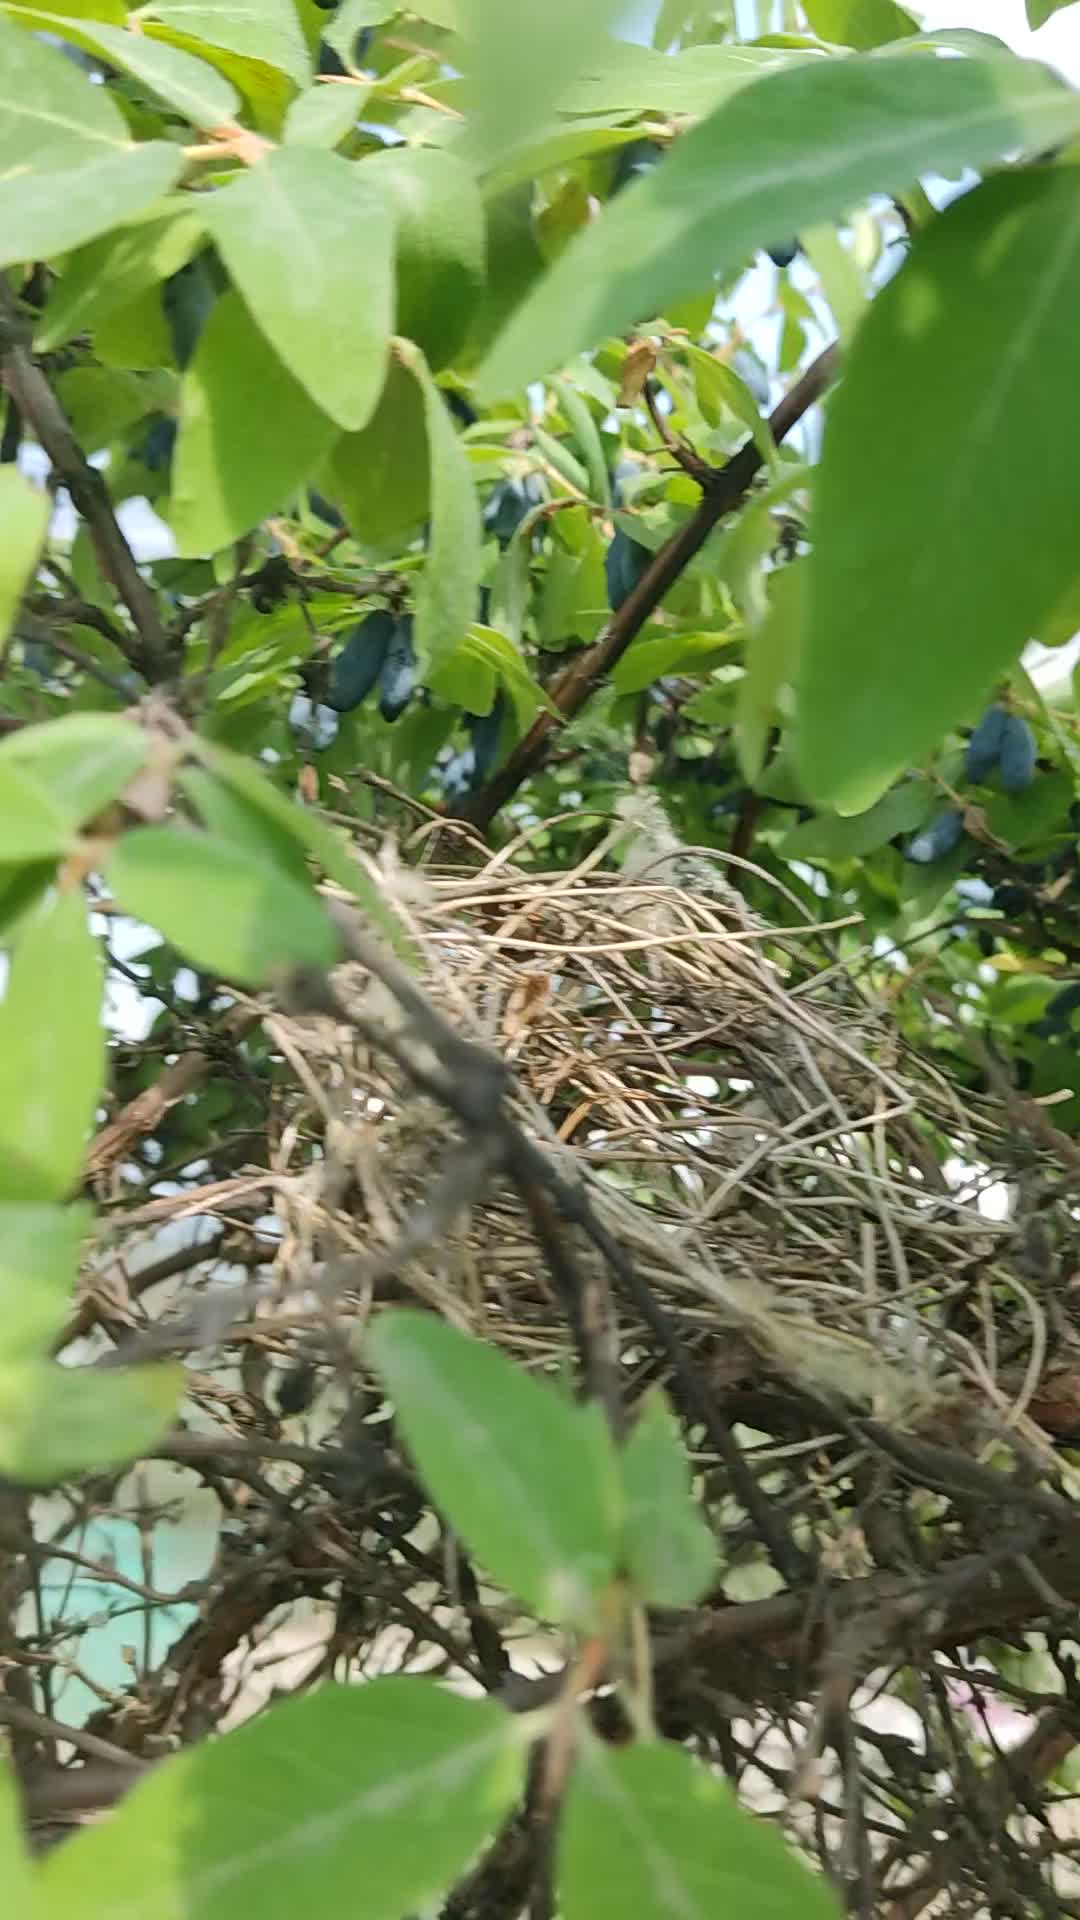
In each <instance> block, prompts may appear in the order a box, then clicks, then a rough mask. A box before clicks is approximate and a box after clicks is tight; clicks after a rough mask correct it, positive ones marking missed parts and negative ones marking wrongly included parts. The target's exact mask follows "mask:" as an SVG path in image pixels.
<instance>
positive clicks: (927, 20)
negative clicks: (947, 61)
mask: <svg viewBox="0 0 1080 1920" xmlns="http://www.w3.org/2000/svg"><path fill="white" fill-rule="evenodd" d="M911 11H912V12H913V13H916V14H917V15H918V16H919V18H920V19H921V20H922V22H923V25H924V26H926V27H935V28H936V27H974V28H976V29H977V30H978V32H980V33H996V34H997V36H998V39H999V40H1005V41H1007V43H1008V45H1009V46H1010V47H1012V48H1013V49H1014V50H1015V52H1017V53H1022V54H1024V55H1025V56H1026V57H1027V58H1029V59H1032V60H1045V61H1047V62H1048V63H1049V64H1050V65H1051V66H1054V67H1057V69H1058V71H1059V72H1060V73H1063V74H1064V75H1065V76H1066V78H1067V79H1069V80H1072V81H1073V82H1075V83H1076V84H1077V85H1080V7H1076V6H1074V7H1066V8H1065V9H1064V11H1063V12H1062V13H1057V14H1055V15H1054V17H1053V19H1052V20H1048V21H1047V23H1046V25H1045V27H1040V28H1039V30H1038V32H1037V33H1032V31H1031V29H1030V27H1029V26H1028V24H1027V19H1026V16H1025V12H1024V0H924V4H923V5H922V6H915V7H913V8H912V9H911Z"/></svg>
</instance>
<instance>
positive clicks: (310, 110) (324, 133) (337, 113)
mask: <svg viewBox="0 0 1080 1920" xmlns="http://www.w3.org/2000/svg"><path fill="white" fill-rule="evenodd" d="M366 97H367V90H366V89H365V88H364V87H363V86H361V84H360V82H359V81H357V83H356V85H355V86H350V87H335V86H331V85H329V84H328V83H326V82H325V81H324V82H322V83H321V84H320V83H319V82H316V84H315V85H314V86H312V87H308V89H307V91H306V92H305V93H301V94H298V95H297V97H296V99H295V100H294V101H293V103H292V105H291V107H290V108H289V111H288V113H287V115H286V117H285V143H286V145H287V146H290V147H336V146H339V145H340V143H341V141H342V140H344V138H345V135H346V134H347V133H351V132H352V130H353V127H354V126H355V125H356V120H357V115H358V114H359V112H360V109H361V107H362V106H363V104H364V101H365V98H366Z"/></svg>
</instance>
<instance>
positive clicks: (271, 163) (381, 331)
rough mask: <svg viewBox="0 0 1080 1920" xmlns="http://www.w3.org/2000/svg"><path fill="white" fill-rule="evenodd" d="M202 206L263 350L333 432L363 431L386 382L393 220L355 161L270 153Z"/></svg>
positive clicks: (311, 151)
mask: <svg viewBox="0 0 1080 1920" xmlns="http://www.w3.org/2000/svg"><path fill="white" fill-rule="evenodd" d="M204 206H205V211H206V223H207V226H208V227H209V229H210V231H211V233H212V234H213V236H214V238H215V240H216V241H217V244H218V246H219V248H220V250H221V254H222V257H223V259H224V261H225V265H226V266H227V267H228V269H229V273H230V274H231V276H232V278H233V280H234V282H235V284H236V286H237V287H238V289H239V291H240V292H241V293H242V294H243V297H244V300H245V301H246V303H247V306H248V308H249V310H250V312H251V315H252V318H253V319H254V321H255V323H256V325H257V326H259V327H261V329H262V331H263V333H265V335H266V337H267V339H268V340H269V342H270V344H271V346H272V347H273V348H274V351H275V352H276V353H277V354H278V355H279V357H280V358H281V359H282V360H283V361H284V363H285V365H286V366H287V367H288V368H289V371H290V372H291V373H292V374H293V375H294V376H295V378H296V379H297V380H299V382H300V384H301V386H302V387H305V388H306V390H307V392H308V393H309V394H310V396H311V398H312V399H313V400H314V401H315V404H316V405H317V406H319V407H321V408H322V409H323V411H324V412H326V413H328V414H330V416H331V417H332V418H333V419H334V420H336V421H337V422H338V425H339V426H342V427H345V428H347V429H349V430H355V429H356V428H357V427H362V426H364V425H365V423H366V422H367V420H368V419H369V418H370V417H371V414H372V413H373V412H374V410H375V406H376V403H377V401H378V398H379V394H380V393H381V391H382V387H383V381H384V380H385V377H386V361H387V354H388V352H389V344H390V330H391V315H392V311H393V284H392V257H391V256H392V247H393V219H392V214H391V210H390V208H389V206H388V205H387V203H386V199H385V197H384V196H383V195H382V194H380V193H379V192H378V191H377V190H376V188H375V186H374V185H369V184H367V182H366V176H365V168H364V166H363V164H362V163H361V164H353V163H352V162H350V161H348V160H343V159H342V158H341V156H340V155H339V154H336V153H324V152H320V151H319V150H318V149H317V148H314V147H282V148H279V149H277V150H276V151H274V152H272V153H270V154H269V155H268V156H267V157H266V158H265V159H264V160H261V161H259V163H258V164H257V165H256V166H253V167H249V168H248V169H247V170H246V172H245V173H244V175H243V177H242V178H241V179H238V180H235V181H234V182H233V183H232V184H231V185H229V186H227V187H222V188H219V189H218V191H217V192H216V193H213V194H208V195H206V196H205V199H204ZM285 263H287V270H285Z"/></svg>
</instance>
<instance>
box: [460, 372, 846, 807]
mask: <svg viewBox="0 0 1080 1920" xmlns="http://www.w3.org/2000/svg"><path fill="white" fill-rule="evenodd" d="M838 358H839V350H838V348H837V347H836V346H831V347H827V348H826V349H825V351H824V353H822V354H820V355H819V356H818V358H817V359H816V360H815V361H814V362H813V363H812V365H811V366H809V367H808V368H807V370H806V372H805V373H804V374H803V376H802V378H801V379H800V380H798V381H797V382H796V384H795V385H794V386H793V387H792V389H791V391H790V393H788V394H785V396H784V398H783V400H781V402H780V404H779V406H777V407H776V408H775V409H774V411H773V412H772V414H771V415H770V416H769V431H770V433H771V434H772V437H773V440H774V441H775V442H776V443H777V444H778V445H779V443H780V441H781V440H784V439H785V438H786V437H787V435H788V434H789V433H790V432H791V429H792V427H794V426H796V425H797V423H798V422H799V421H800V420H801V419H802V417H803V414H804V413H807V412H808V411H809V409H810V408H811V407H812V406H813V405H814V404H815V403H816V402H817V401H818V400H819V399H820V398H821V395H822V394H823V393H824V391H825V389H826V387H827V386H828V385H829V383H830V381H831V380H832V378H833V376H834V374H835V372H836V368H837V363H838ZM762 460H763V456H762V452H761V448H760V447H759V446H758V444H757V442H756V441H754V440H748V441H747V442H746V444H745V445H744V446H742V447H740V448H739V451H738V453H736V454H734V455H733V456H732V458H731V459H730V460H729V461H728V463H727V465H726V466H724V467H720V468H718V469H717V470H716V472H715V474H714V476H713V478H712V479H711V480H710V481H709V482H708V483H707V485H706V487H705V493H704V497H703V499H702V501H701V505H700V506H699V507H698V508H697V511H696V512H695V513H693V514H692V515H691V517H690V519H689V520H688V521H687V522H686V524H685V526H682V527H680V528H679V530H678V532H677V533H675V534H673V535H672V537H671V539H670V540H669V541H668V542H667V544H666V546H663V547H661V548H660V550H659V552H658V553H655V554H654V555H653V558H652V561H651V563H650V565H649V566H648V567H647V569H646V571H645V572H644V574H643V575H642V577H641V579H640V580H639V581H638V584H637V586H636V587H635V588H634V590H633V592H632V593H630V594H628V595H627V597H626V599H625V600H624V601H623V603H622V606H621V607H620V608H619V610H618V612H617V613H615V614H614V615H613V616H612V618H611V620H609V622H608V624H607V626H606V627H605V628H604V630H603V632H602V633H601V635H600V637H599V639H598V640H596V641H595V642H594V644H593V645H592V646H591V647H586V648H584V650H583V651H582V652H581V653H578V654H575V655H574V658H573V659H572V660H571V662H570V664H569V666H567V667H565V668H564V669H563V671H562V673H560V674H559V675H558V677H557V678H556V679H555V680H553V681H552V682H551V684H550V685H549V686H548V688H547V693H548V696H549V698H550V700H551V701H552V703H553V705H554V707H555V708H556V712H554V713H553V712H552V711H551V710H550V709H549V708H546V707H545V708H543V709H542V710H541V711H540V712H539V713H538V714H537V716H536V719H535V720H534V721H533V724H532V726H531V727H530V728H529V731H528V733H527V734H525V736H524V738H523V739H521V740H519V741H518V744H517V746H516V747H515V748H514V750H513V752H512V753H511V754H510V756H509V758H508V759H507V761H506V763H505V765H504V766H502V767H500V768H499V769H498V770H497V771H496V772H495V773H494V774H493V775H492V777H491V779H490V780H488V781H486V782H485V784H484V785H483V786H482V787H480V788H478V789H477V791H476V792H475V793H473V794H470V795H469V797H468V798H467V799H466V800H464V801H462V803H461V805H460V807H458V808H456V809H454V811H456V812H458V813H460V815H461V817H462V818H463V819H465V820H469V821H471V822H472V824H473V825H474V826H477V827H480V828H482V829H483V828H487V827H489V826H490V825H491V822H492V821H493V820H494V818H495V816H496V814H497V813H499V812H500V811H501V809H502V808H503V807H504V806H505V805H506V803H507V801H508V800H511V799H512V798H513V796H514V794H515V793H516V792H517V790H518V788H519V787H520V786H521V785H522V784H523V783H524V782H525V781H526V780H528V779H530V778H531V776H532V775H533V774H534V773H535V772H536V771H537V769H538V768H539V767H540V766H541V765H542V763H543V761H544V759H545V757H546V755H547V750H548V745H549V742H550V739H551V736H552V735H553V733H554V732H555V730H556V729H557V728H558V727H560V726H561V725H562V724H563V723H564V722H566V721H567V720H572V719H573V718H574V716H575V715H576V714H578V713H580V711H581V709H582V707H583V706H584V705H585V703H586V701H587V700H588V699H589V698H590V696H591V695H592V694H593V693H594V692H595V690H596V688H597V686H598V685H599V684H600V682H601V681H602V680H603V679H604V678H605V676H606V675H608V674H609V673H610V672H611V671H612V669H613V667H614V666H615V665H616V664H617V662H618V661H619V660H621V659H622V656H623V654H624V653H625V652H626V649H627V647H628V646H629V645H630V642H631V640H633V639H634V638H635V637H636V636H637V634H638V633H640V631H641V629H642V627H643V626H644V625H645V622H646V620H647V619H648V618H649V616H650V614H652V613H653V612H654V611H655V609H656V608H657V607H658V606H659V604H660V602H661V600H662V599H663V598H664V595H665V594H666V593H667V591H668V589H669V588H670V587H672V586H673V585H674V583H675V581H676V580H677V579H678V578H679V576H680V574H682V573H683V571H684V570H685V568H686V567H687V566H688V565H689V564H690V561H691V560H692V559H693V558H694V555H695V554H696V553H698V552H700V550H701V548H702V547H703V546H704V544H705V542H706V540H707V539H708V537H709V535H710V533H711V532H712V530H713V528H714V527H715V526H716V525H717V523H718V522H719V521H720V520H722V519H723V518H724V516H725V514H728V513H731V512H732V511H733V510H734V508H735V507H737V506H738V505H739V503H740V501H741V500H743V499H744V497H745V495H746V494H747V492H748V491H749V489H750V487H751V486H752V485H753V482H754V480H755V479H756V477H757V474H758V472H759V471H760V469H761V466H762Z"/></svg>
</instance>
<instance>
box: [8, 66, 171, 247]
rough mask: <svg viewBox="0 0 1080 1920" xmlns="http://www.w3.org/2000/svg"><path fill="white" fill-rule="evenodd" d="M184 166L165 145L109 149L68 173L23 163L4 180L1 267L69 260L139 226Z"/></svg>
mask: <svg viewBox="0 0 1080 1920" xmlns="http://www.w3.org/2000/svg"><path fill="white" fill-rule="evenodd" d="M0 58H2V53H0ZM99 91H100V89H99ZM183 164H184V156H183V154H182V152H181V150H180V148H179V147H178V146H172V145H171V144H170V143H169V142H168V141H165V140H148V141H145V142H144V143H143V144H142V145H141V146H138V147H134V146H133V147H126V148H120V149H118V150H116V151H114V152H109V151H108V149H107V148H105V147H101V148H98V149H96V150H95V151H94V152H89V151H88V152H86V153H85V154H84V156H83V157H82V158H81V159H79V160H76V159H75V158H73V157H71V158H70V159H69V164H68V167H67V169H66V170H62V169H60V168H58V167H55V166H53V165H51V164H49V165H48V166H46V167H41V168H27V167H26V166H21V163H20V166H21V170H16V169H15V168H13V170H12V172H11V173H10V174H9V175H7V176H6V177H4V176H0V267H9V266H13V265H15V263H16V262H17V261H22V260H34V259H38V258H41V259H47V258H48V257H49V256H50V255H51V254H54V253H66V252H67V251H68V249H69V248H70V247H81V246H84V245H85V243H86V241H88V240H94V239H96V238H97V236H98V234H101V233H107V232H108V230H109V229H110V228H111V227H117V226H121V225H122V224H123V222H124V221H125V220H133V219H135V217H136V216H137V215H138V214H140V213H142V212H144V211H145V209H146V208H147V207H149V206H152V205H153V203H154V201H155V200H159V199H160V198H161V196H162V194H163V193H167V192H168V190H169V188H170V187H171V186H172V185H173V184H174V182H175V181H176V180H177V179H178V177H179V175H180V171H181V169H182V167H183Z"/></svg>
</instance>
